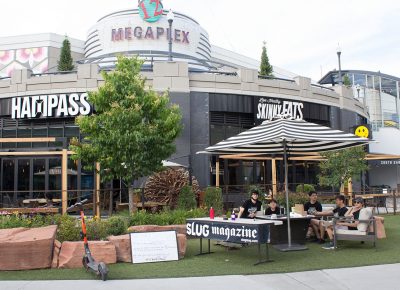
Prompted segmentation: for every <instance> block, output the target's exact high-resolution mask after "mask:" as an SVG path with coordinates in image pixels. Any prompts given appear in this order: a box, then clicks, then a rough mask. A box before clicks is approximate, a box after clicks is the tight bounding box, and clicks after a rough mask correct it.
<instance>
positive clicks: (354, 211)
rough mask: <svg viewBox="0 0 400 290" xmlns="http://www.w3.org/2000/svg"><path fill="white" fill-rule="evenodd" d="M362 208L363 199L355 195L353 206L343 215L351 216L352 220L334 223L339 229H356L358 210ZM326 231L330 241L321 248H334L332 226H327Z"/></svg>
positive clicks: (358, 216)
mask: <svg viewBox="0 0 400 290" xmlns="http://www.w3.org/2000/svg"><path fill="white" fill-rule="evenodd" d="M363 208H364V200H363V199H362V198H361V197H357V198H356V199H355V200H354V206H353V207H352V208H350V209H349V210H348V211H347V212H346V214H345V217H351V219H352V221H350V222H348V221H345V222H338V223H336V227H337V228H339V229H347V230H351V231H356V230H357V226H358V223H359V221H358V220H359V218H360V212H361V210H362V209H363ZM326 233H327V234H328V236H329V239H330V242H329V243H328V244H327V245H325V246H324V247H322V248H323V249H325V250H333V249H335V246H334V244H333V227H332V228H327V229H326Z"/></svg>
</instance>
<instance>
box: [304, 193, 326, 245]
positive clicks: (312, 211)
mask: <svg viewBox="0 0 400 290" xmlns="http://www.w3.org/2000/svg"><path fill="white" fill-rule="evenodd" d="M308 196H309V198H310V201H308V202H306V203H305V204H304V211H306V212H307V214H309V215H316V214H317V213H319V212H322V204H320V203H319V202H318V193H317V192H316V191H310V192H309V193H308ZM319 222H320V220H319V219H318V218H316V219H311V221H310V227H311V229H312V231H314V233H315V236H316V239H315V241H317V242H320V243H325V241H322V238H321V235H320V232H319Z"/></svg>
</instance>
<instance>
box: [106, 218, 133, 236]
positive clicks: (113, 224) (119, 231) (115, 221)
mask: <svg viewBox="0 0 400 290" xmlns="http://www.w3.org/2000/svg"><path fill="white" fill-rule="evenodd" d="M127 228H128V219H127V218H125V217H120V216H113V217H110V218H109V219H108V220H107V227H106V229H107V236H120V235H123V234H125V233H126V230H127Z"/></svg>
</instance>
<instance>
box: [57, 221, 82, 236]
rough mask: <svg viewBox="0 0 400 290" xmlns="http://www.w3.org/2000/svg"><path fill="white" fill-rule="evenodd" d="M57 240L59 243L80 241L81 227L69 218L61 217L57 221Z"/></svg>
mask: <svg viewBox="0 0 400 290" xmlns="http://www.w3.org/2000/svg"><path fill="white" fill-rule="evenodd" d="M57 225H58V230H57V239H58V240H59V241H60V242H64V241H71V242H73V241H80V240H81V235H80V232H81V227H80V223H79V221H78V220H77V219H76V218H74V217H71V216H68V215H63V216H60V218H59V219H58V221H57Z"/></svg>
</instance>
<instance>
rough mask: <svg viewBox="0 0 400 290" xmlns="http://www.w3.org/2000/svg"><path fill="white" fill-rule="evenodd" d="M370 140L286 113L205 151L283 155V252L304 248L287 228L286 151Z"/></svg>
mask: <svg viewBox="0 0 400 290" xmlns="http://www.w3.org/2000/svg"><path fill="white" fill-rule="evenodd" d="M370 141H371V140H369V139H367V138H360V137H357V136H355V135H353V134H348V133H345V132H343V131H339V130H334V129H331V128H329V127H325V126H321V125H317V124H314V123H310V122H306V121H304V120H294V119H292V118H290V117H287V116H279V118H278V119H276V120H273V121H265V122H264V123H263V124H261V125H260V126H257V127H254V128H252V129H250V130H248V131H246V132H243V133H240V134H239V135H237V136H234V137H231V138H229V139H227V140H225V141H222V142H220V143H218V144H216V145H214V146H211V147H208V148H207V149H206V151H205V152H199V153H211V154H217V155H222V154H225V155H227V154H255V155H258V154H259V155H267V154H268V155H282V156H283V160H284V164H285V194H286V213H287V220H288V222H287V226H288V245H283V246H281V248H280V250H282V251H298V250H304V249H306V247H304V246H300V245H293V244H292V238H291V229H290V211H289V188H288V154H292V155H310V154H311V153H316V152H326V151H333V150H340V149H345V148H350V147H355V146H361V145H366V144H368V143H369V142H370Z"/></svg>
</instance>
